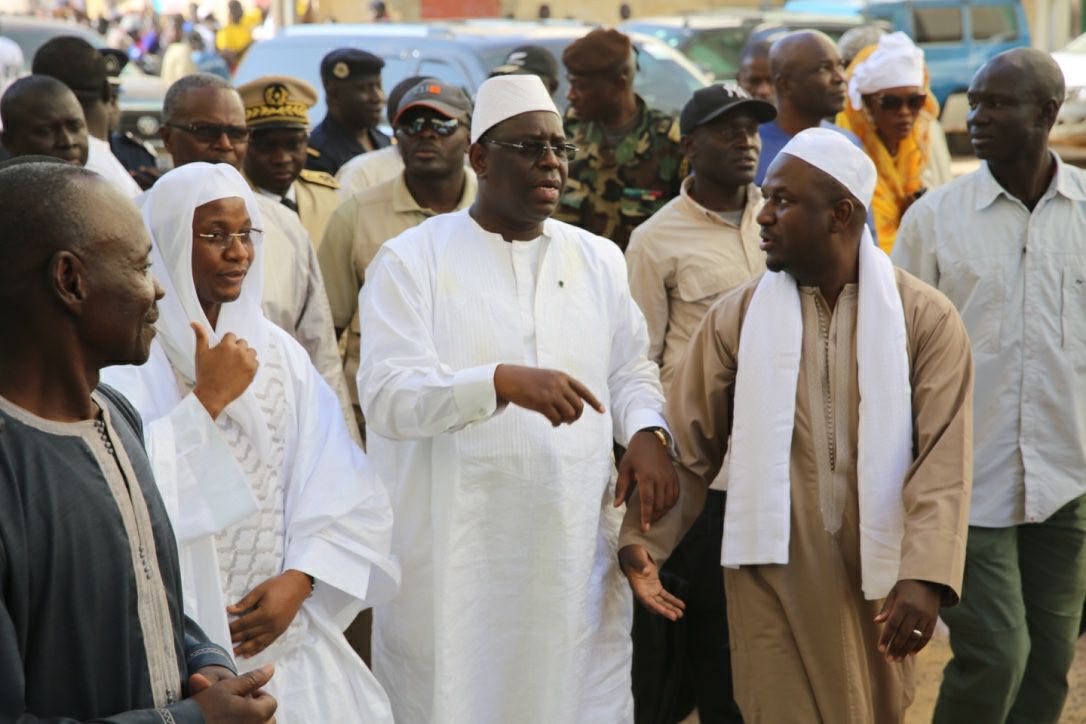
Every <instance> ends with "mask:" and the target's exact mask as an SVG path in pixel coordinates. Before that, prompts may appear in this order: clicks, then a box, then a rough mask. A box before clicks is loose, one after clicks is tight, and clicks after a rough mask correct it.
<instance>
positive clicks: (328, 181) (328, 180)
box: [301, 168, 339, 189]
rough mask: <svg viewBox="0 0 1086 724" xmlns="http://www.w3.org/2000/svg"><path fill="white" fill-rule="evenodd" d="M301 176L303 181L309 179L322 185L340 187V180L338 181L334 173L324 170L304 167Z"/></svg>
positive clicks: (333, 187) (331, 187) (310, 181)
mask: <svg viewBox="0 0 1086 724" xmlns="http://www.w3.org/2000/svg"><path fill="white" fill-rule="evenodd" d="M301 178H302V180H303V181H308V182H309V183H311V184H318V185H320V186H327V187H328V188H330V189H338V188H339V181H336V179H335V177H334V176H332V174H329V173H325V172H324V171H313V170H311V169H308V168H305V169H302V174H301Z"/></svg>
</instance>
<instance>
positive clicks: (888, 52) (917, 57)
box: [848, 31, 924, 111]
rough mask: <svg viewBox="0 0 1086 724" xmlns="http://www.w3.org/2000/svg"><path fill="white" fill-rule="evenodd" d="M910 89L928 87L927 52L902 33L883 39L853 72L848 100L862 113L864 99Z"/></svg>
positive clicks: (849, 84)
mask: <svg viewBox="0 0 1086 724" xmlns="http://www.w3.org/2000/svg"><path fill="white" fill-rule="evenodd" d="M907 86H918V87H921V88H922V87H923V86H924V51H923V50H921V49H920V48H918V47H916V45H915V44H914V43H913V41H912V40H911V39H910V38H909V36H908V35H906V34H905V33H903V32H901V31H898V32H896V33H890V34H889V35H884V36H882V37H881V38H879V45H878V47H877V48H876V49H875V50H874V52H872V53H871V55H869V56H867V58H866V59H865V60H864V61H863V62H862V63H860V64H859V65H857V66H856V67H855V68H854V69H853V70H852V77H851V78H850V79H849V81H848V99H849V102H850V103H852V107H853V109H855V110H857V111H858V110H860V106H861V105H863V96H865V95H867V94H869V93H878V92H879V91H881V90H886V89H887V88H902V87H907Z"/></svg>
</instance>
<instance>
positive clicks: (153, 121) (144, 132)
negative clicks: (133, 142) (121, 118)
mask: <svg viewBox="0 0 1086 724" xmlns="http://www.w3.org/2000/svg"><path fill="white" fill-rule="evenodd" d="M161 126H162V124H161V123H159V121H158V119H157V118H155V117H154V116H150V115H148V116H140V117H139V118H137V119H136V130H137V131H139V133H140V135H141V136H153V135H155V134H156V133H158V129H159V128H160V127H161Z"/></svg>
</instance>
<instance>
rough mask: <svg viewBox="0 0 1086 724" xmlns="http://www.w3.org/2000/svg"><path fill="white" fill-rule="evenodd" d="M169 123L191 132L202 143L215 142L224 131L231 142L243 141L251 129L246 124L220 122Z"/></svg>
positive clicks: (246, 138) (247, 137)
mask: <svg viewBox="0 0 1086 724" xmlns="http://www.w3.org/2000/svg"><path fill="white" fill-rule="evenodd" d="M167 125H168V126H169V127H170V128H176V129H177V130H179V131H184V132H185V133H188V134H190V135H191V136H192V137H193V138H195V139H196V140H197V141H199V142H200V143H214V142H215V141H217V140H219V139H220V138H222V135H223V134H224V133H225V134H226V137H227V138H228V139H230V142H231V143H243V142H245V141H248V140H249V129H248V128H246V127H245V126H227V125H223V124H219V123H183V124H181V123H168V124H167Z"/></svg>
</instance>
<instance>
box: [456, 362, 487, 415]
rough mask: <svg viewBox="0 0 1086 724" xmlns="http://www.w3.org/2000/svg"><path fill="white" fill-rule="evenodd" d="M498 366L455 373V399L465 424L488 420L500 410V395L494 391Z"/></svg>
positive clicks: (471, 368) (473, 368) (480, 367)
mask: <svg viewBox="0 0 1086 724" xmlns="http://www.w3.org/2000/svg"><path fill="white" fill-rule="evenodd" d="M498 364H499V363H498V362H495V363H493V364H486V365H479V366H478V367H468V368H467V369H463V370H459V371H458V372H455V373H453V384H452V388H453V398H454V399H455V400H456V407H457V409H458V410H459V412H460V418H461V420H463V422H464V423H465V424H466V423H469V422H475V421H477V420H483V419H486V418H488V417H490V416H491V415H493V414H494V412H495V411H496V410H497V409H498V393H497V391H496V390H495V389H494V371H495V370H496V369H498Z"/></svg>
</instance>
